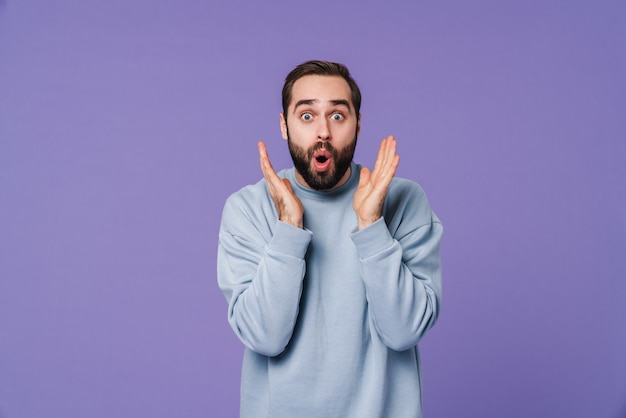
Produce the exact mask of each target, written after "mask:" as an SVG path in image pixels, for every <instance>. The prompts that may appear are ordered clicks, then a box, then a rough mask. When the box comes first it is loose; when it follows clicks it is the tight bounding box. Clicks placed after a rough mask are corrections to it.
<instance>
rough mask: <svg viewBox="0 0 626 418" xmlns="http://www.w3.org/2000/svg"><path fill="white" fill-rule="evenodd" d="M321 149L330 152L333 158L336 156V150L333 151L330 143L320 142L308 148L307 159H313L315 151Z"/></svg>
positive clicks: (333, 148)
mask: <svg viewBox="0 0 626 418" xmlns="http://www.w3.org/2000/svg"><path fill="white" fill-rule="evenodd" d="M321 149H323V150H326V151H328V152H330V153H331V154H332V156H333V157H336V156H337V150H336V149H335V147H333V146H332V144H331V143H330V142H322V141H320V142H317V143H316V144H315V145H313V146H312V147H311V148H309V150H308V152H307V156H308V157H309V159H311V158H313V154H315V153H316V152H317V151H319V150H321Z"/></svg>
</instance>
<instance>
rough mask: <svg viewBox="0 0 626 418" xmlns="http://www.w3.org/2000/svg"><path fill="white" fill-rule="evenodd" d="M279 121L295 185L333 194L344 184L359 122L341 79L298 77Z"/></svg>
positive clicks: (348, 175)
mask: <svg viewBox="0 0 626 418" xmlns="http://www.w3.org/2000/svg"><path fill="white" fill-rule="evenodd" d="M280 121H281V123H280V126H281V131H282V135H283V138H284V139H286V140H287V141H288V144H289V152H290V153H291V158H292V159H293V163H294V166H295V168H296V178H297V180H298V182H299V183H300V184H302V185H303V186H305V187H309V188H311V189H315V190H332V189H334V188H337V187H339V186H341V185H342V184H344V183H345V182H346V181H347V180H348V178H349V177H350V171H349V168H350V163H351V161H352V158H353V156H354V150H355V147H356V140H357V135H358V132H359V120H358V117H357V116H356V112H355V109H354V106H353V105H352V101H351V94H350V87H349V86H348V83H347V82H346V81H345V80H344V79H343V78H341V77H339V76H320V75H307V76H304V77H302V78H299V79H298V80H297V81H296V82H295V83H294V85H293V89H292V91H291V103H289V107H288V109H287V115H282V114H281V115H280Z"/></svg>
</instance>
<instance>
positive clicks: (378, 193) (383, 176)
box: [352, 135, 400, 230]
mask: <svg viewBox="0 0 626 418" xmlns="http://www.w3.org/2000/svg"><path fill="white" fill-rule="evenodd" d="M399 162H400V156H399V155H396V140H395V139H394V137H393V135H390V136H388V137H387V138H385V139H383V140H382V141H381V143H380V148H379V149H378V156H377V157H376V164H375V165H374V170H373V171H371V172H370V170H369V169H368V168H366V167H363V168H361V175H360V178H359V186H358V187H357V189H356V191H355V192H354V199H353V201H352V207H353V208H354V211H355V212H356V216H357V220H358V223H359V226H358V227H359V230H361V229H363V228H365V227H367V226H369V225H371V224H373V223H374V222H376V221H377V220H378V219H379V218H380V217H381V216H382V213H383V203H384V202H385V197H386V196H387V190H388V188H389V184H390V183H391V180H392V179H393V176H394V175H395V174H396V170H397V168H398V164H399Z"/></svg>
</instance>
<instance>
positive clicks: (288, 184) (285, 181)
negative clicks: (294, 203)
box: [283, 179, 293, 193]
mask: <svg viewBox="0 0 626 418" xmlns="http://www.w3.org/2000/svg"><path fill="white" fill-rule="evenodd" d="M283 183H284V184H285V186H287V190H289V191H290V192H291V193H293V188H292V187H291V182H290V181H289V180H288V179H283Z"/></svg>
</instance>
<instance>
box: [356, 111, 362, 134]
mask: <svg viewBox="0 0 626 418" xmlns="http://www.w3.org/2000/svg"><path fill="white" fill-rule="evenodd" d="M360 133H361V114H360V113H359V119H358V120H357V121H356V136H357V137H358V136H359V134H360Z"/></svg>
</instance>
